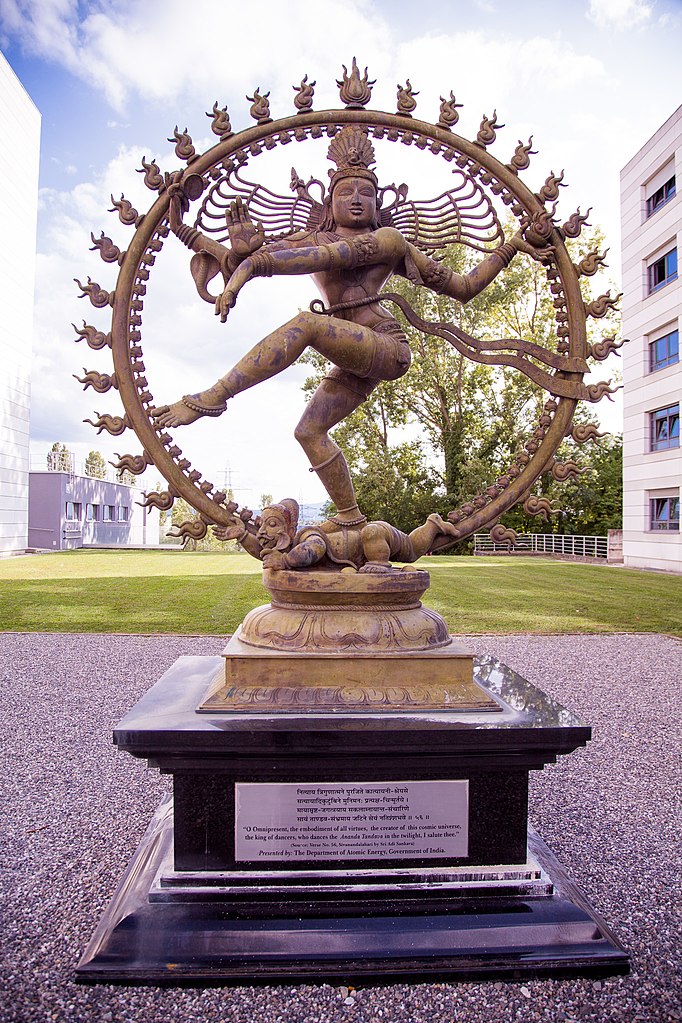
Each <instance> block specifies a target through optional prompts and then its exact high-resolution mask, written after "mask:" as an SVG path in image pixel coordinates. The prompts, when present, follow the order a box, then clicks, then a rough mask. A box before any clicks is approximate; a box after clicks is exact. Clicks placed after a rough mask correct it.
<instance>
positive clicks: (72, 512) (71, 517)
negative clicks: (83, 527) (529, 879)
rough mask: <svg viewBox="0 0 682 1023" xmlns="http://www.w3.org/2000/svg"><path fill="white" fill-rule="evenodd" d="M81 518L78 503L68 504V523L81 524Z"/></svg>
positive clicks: (71, 502) (70, 502)
mask: <svg viewBox="0 0 682 1023" xmlns="http://www.w3.org/2000/svg"><path fill="white" fill-rule="evenodd" d="M80 518H81V506H80V504H78V503H77V502H76V501H67V502H66V520H67V522H80Z"/></svg>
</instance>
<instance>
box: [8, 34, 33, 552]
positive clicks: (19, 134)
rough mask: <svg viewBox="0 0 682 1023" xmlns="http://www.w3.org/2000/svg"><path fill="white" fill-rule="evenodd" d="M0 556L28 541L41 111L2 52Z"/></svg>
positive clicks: (17, 548)
mask: <svg viewBox="0 0 682 1023" xmlns="http://www.w3.org/2000/svg"><path fill="white" fill-rule="evenodd" d="M0 124H1V125H2V145H1V146H0V234H1V237H2V245H0V309H1V315H0V367H1V371H0V553H12V552H16V551H23V550H24V549H25V548H26V546H27V543H28V473H29V452H28V439H29V438H28V434H29V413H30V401H31V392H30V367H31V337H32V329H33V288H34V275H35V258H36V254H35V250H36V221H37V215H38V161H39V150H40V114H39V113H38V111H37V110H36V108H35V106H34V105H33V103H32V101H31V100H30V99H29V97H28V95H27V93H26V92H25V91H24V89H23V87H22V85H21V83H20V82H19V79H18V78H17V77H16V75H15V74H14V72H13V71H12V69H11V67H10V66H9V64H8V63H7V61H6V60H5V58H4V57H3V55H2V54H1V53H0Z"/></svg>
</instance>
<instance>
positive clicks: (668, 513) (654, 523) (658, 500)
mask: <svg viewBox="0 0 682 1023" xmlns="http://www.w3.org/2000/svg"><path fill="white" fill-rule="evenodd" d="M649 528H650V529H652V530H656V531H658V530H667V531H674V532H677V533H679V531H680V499H679V497H652V498H651V499H650V500H649Z"/></svg>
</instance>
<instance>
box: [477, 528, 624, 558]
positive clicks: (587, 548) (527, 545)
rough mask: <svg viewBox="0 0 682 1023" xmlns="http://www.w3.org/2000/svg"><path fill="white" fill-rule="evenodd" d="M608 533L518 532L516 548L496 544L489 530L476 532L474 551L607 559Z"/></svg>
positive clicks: (480, 552)
mask: <svg viewBox="0 0 682 1023" xmlns="http://www.w3.org/2000/svg"><path fill="white" fill-rule="evenodd" d="M608 553H609V541H608V537H606V536H576V535H573V534H563V533H519V535H518V536H517V537H516V542H515V544H514V546H513V547H510V546H509V544H508V543H495V541H494V540H492V539H491V537H490V533H475V534H474V554H554V555H558V556H560V557H564V558H565V557H570V558H607V557H608Z"/></svg>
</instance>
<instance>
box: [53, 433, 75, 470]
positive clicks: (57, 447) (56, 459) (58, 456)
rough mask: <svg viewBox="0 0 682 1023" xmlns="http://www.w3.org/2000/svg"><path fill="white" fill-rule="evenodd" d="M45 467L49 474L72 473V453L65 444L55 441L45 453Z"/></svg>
mask: <svg viewBox="0 0 682 1023" xmlns="http://www.w3.org/2000/svg"><path fill="white" fill-rule="evenodd" d="M47 467H48V469H49V470H50V472H73V470H74V458H73V451H69V449H68V448H67V446H66V444H60V443H59V441H55V443H54V444H53V445H52V447H51V448H50V450H49V451H48V453H47Z"/></svg>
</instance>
